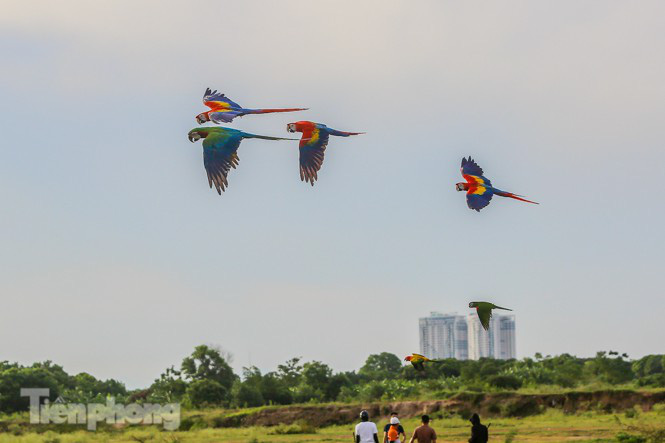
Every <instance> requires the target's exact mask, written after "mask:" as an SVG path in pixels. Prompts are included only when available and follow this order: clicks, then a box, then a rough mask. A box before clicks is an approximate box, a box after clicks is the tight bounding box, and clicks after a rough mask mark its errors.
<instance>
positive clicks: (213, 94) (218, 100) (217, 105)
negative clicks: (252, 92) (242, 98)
mask: <svg viewBox="0 0 665 443" xmlns="http://www.w3.org/2000/svg"><path fill="white" fill-rule="evenodd" d="M203 104H204V105H206V106H207V107H209V108H210V109H212V110H213V111H219V110H224V109H241V107H240V105H239V104H238V103H236V102H234V101H233V100H231V99H230V98H228V97H227V96H225V95H224V94H222V93H221V92H217V91H212V90H210V88H206V92H205V94H203Z"/></svg>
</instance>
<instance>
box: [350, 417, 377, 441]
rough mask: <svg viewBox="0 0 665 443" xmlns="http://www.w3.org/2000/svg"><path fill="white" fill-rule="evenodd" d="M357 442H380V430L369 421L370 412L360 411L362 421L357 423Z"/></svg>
mask: <svg viewBox="0 0 665 443" xmlns="http://www.w3.org/2000/svg"><path fill="white" fill-rule="evenodd" d="M355 434H356V438H355V440H356V443H379V430H378V429H376V425H375V424H374V423H372V422H371V421H369V412H367V411H365V410H362V411H360V423H358V424H357V425H356V432H355Z"/></svg>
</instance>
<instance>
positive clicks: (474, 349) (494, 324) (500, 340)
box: [467, 313, 517, 360]
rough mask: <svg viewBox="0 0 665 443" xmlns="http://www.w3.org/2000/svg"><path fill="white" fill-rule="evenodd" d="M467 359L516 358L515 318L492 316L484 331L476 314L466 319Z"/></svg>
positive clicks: (512, 316)
mask: <svg viewBox="0 0 665 443" xmlns="http://www.w3.org/2000/svg"><path fill="white" fill-rule="evenodd" d="M467 325H468V326H467V328H468V343H469V358H470V359H472V360H478V359H479V358H482V357H491V358H496V359H500V360H508V359H511V358H517V352H516V350H515V316H514V315H496V314H495V315H492V318H491V319H490V327H489V330H488V331H485V330H484V329H483V327H482V325H481V324H480V320H478V315H477V314H476V313H472V314H469V316H468V317H467Z"/></svg>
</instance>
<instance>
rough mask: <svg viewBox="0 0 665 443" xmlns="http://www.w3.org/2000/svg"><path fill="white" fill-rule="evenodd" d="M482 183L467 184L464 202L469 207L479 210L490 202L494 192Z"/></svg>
mask: <svg viewBox="0 0 665 443" xmlns="http://www.w3.org/2000/svg"><path fill="white" fill-rule="evenodd" d="M484 185H485V184H484V183H482V182H478V183H475V184H469V190H468V191H467V192H466V204H467V206H468V207H469V209H474V210H476V211H478V212H480V210H481V209H483V208H484V207H485V206H487V205H489V204H490V200H492V196H493V195H494V194H493V193H492V190H491V188H488V187H487V186H484Z"/></svg>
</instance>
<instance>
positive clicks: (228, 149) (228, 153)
mask: <svg viewBox="0 0 665 443" xmlns="http://www.w3.org/2000/svg"><path fill="white" fill-rule="evenodd" d="M241 141H242V136H241V135H239V134H228V133H213V134H210V135H208V136H207V137H206V139H205V140H203V166H205V168H206V172H207V173H208V185H210V187H211V188H212V185H213V183H214V185H215V189H217V193H218V194H219V195H222V191H224V190H226V187H227V186H228V185H229V182H228V181H227V179H226V177H227V175H228V174H229V171H230V170H231V168H234V169H235V167H236V166H238V162H239V161H240V158H238V153H237V151H238V148H239V147H240V142H241Z"/></svg>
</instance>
